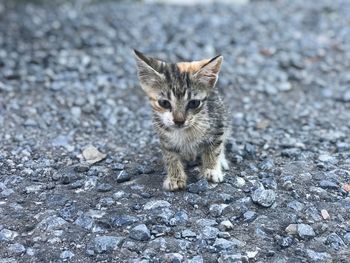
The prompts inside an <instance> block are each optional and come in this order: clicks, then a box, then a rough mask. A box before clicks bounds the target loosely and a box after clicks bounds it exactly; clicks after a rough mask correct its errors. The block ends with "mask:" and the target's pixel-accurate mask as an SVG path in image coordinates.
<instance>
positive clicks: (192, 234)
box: [181, 229, 197, 238]
mask: <svg viewBox="0 0 350 263" xmlns="http://www.w3.org/2000/svg"><path fill="white" fill-rule="evenodd" d="M181 236H182V237H183V238H195V237H197V234H196V233H195V232H193V231H191V230H189V229H185V230H183V231H182V232H181Z"/></svg>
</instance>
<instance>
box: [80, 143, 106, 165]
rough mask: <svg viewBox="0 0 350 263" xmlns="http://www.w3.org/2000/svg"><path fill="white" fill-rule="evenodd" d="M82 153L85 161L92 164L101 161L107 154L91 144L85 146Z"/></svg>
mask: <svg viewBox="0 0 350 263" xmlns="http://www.w3.org/2000/svg"><path fill="white" fill-rule="evenodd" d="M82 155H83V157H84V158H85V161H86V162H87V163H89V164H94V163H97V162H99V161H102V160H103V159H105V158H106V156H107V154H104V153H101V152H99V151H98V150H97V148H96V147H94V146H92V145H89V146H87V147H86V148H85V149H84V150H83V152H82Z"/></svg>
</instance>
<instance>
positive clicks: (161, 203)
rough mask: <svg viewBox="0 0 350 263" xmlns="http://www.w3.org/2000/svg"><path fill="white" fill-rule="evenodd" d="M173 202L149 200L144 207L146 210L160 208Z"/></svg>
mask: <svg viewBox="0 0 350 263" xmlns="http://www.w3.org/2000/svg"><path fill="white" fill-rule="evenodd" d="M170 205H171V204H170V203H169V202H167V201H164V200H153V201H149V202H147V203H146V204H145V206H144V207H143V209H144V210H151V209H158V208H164V207H169V206H170Z"/></svg>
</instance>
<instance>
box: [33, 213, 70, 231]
mask: <svg viewBox="0 0 350 263" xmlns="http://www.w3.org/2000/svg"><path fill="white" fill-rule="evenodd" d="M65 224H67V221H66V220H64V219H63V218H61V217H58V216H55V215H53V216H49V217H47V218H45V219H43V220H42V221H41V222H40V223H39V224H38V228H39V229H41V230H45V231H52V230H56V229H62V228H63V226H64V225H65Z"/></svg>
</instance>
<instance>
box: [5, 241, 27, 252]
mask: <svg viewBox="0 0 350 263" xmlns="http://www.w3.org/2000/svg"><path fill="white" fill-rule="evenodd" d="M8 250H9V251H10V252H12V253H13V254H17V255H19V254H23V253H24V252H25V251H26V248H25V247H24V246H23V245H22V244H19V243H14V244H11V245H9V246H8Z"/></svg>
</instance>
